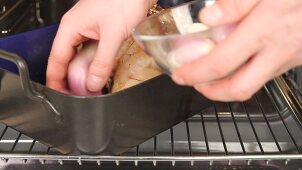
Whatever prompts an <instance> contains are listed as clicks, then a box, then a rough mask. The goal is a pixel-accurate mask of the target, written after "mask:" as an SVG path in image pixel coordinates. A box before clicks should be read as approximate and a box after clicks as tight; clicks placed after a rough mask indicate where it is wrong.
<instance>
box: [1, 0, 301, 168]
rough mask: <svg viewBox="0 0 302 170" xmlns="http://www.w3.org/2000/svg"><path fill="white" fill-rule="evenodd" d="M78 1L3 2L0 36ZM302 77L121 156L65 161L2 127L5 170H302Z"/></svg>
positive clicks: (223, 106) (217, 105)
mask: <svg viewBox="0 0 302 170" xmlns="http://www.w3.org/2000/svg"><path fill="white" fill-rule="evenodd" d="M74 2H75V1H73V0H70V1H64V2H63V1H60V0H51V1H46V0H45V1H43V0H32V1H27V0H15V1H13V0H3V1H1V2H0V29H1V34H0V37H4V36H8V35H13V34H17V33H20V32H24V31H28V30H32V29H35V28H38V27H43V26H45V25H49V24H52V23H56V22H58V21H59V20H60V18H61V16H62V15H63V13H64V12H65V11H66V10H67V9H69V8H70V6H71V5H72V4H73V3H74ZM175 2H176V1H175ZM175 2H174V1H171V3H170V5H175V4H173V3H175ZM178 2H180V1H178ZM160 3H163V2H161V1H160ZM163 5H166V6H169V4H163ZM50 11H57V12H56V13H53V12H50ZM0 76H1V75H0ZM301 76H302V72H301V68H300V67H298V68H295V69H293V70H291V71H289V72H288V73H286V74H285V75H283V76H280V77H278V78H276V79H274V80H272V81H271V82H269V83H267V84H266V85H265V86H264V87H263V88H262V89H261V90H260V91H259V92H258V93H257V94H255V95H254V96H253V97H252V98H251V99H250V100H248V101H245V102H232V103H221V102H214V101H213V102H212V106H211V107H209V108H207V109H206V110H202V111H201V112H200V113H199V114H197V115H195V116H193V117H192V118H189V119H188V120H186V121H184V122H182V123H180V124H178V125H176V126H174V127H172V128H170V129H169V130H167V131H165V132H163V133H161V134H159V135H157V136H154V137H153V138H152V139H150V140H148V141H146V142H144V143H143V144H140V145H138V146H136V147H134V148H133V149H131V150H129V151H127V152H126V153H123V154H121V155H116V156H97V155H80V156H74V155H62V154H60V153H59V152H57V151H56V150H54V149H53V148H49V147H46V146H45V145H43V144H41V143H39V142H38V141H35V140H33V139H31V138H29V137H28V136H26V135H24V134H21V133H20V132H18V131H15V130H14V129H12V128H10V127H7V126H5V125H2V124H1V125H0V158H1V160H0V168H1V169H86V168H88V169H142V168H144V169H172V168H173V169H200V168H202V169H205V170H207V169H212V170H215V169H234V170H235V169H236V170H241V169H242V170H243V169H263V170H277V169H299V168H300V165H301V164H302V161H301V160H300V159H302V154H301V150H302V118H301V113H302V105H301V103H302V93H301V91H300V89H301V88H302V77H301ZM46 135H47V134H46Z"/></svg>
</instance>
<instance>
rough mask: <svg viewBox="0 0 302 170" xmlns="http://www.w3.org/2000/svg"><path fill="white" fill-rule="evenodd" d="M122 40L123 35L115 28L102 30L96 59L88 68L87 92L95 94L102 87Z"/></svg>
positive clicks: (110, 70)
mask: <svg viewBox="0 0 302 170" xmlns="http://www.w3.org/2000/svg"><path fill="white" fill-rule="evenodd" d="M124 39H125V36H124V34H123V33H122V32H121V31H120V29H119V28H117V27H110V28H104V29H103V32H102V34H101V38H100V41H99V46H98V49H97V53H96V57H95V59H94V60H93V62H92V63H91V65H90V67H89V72H88V79H87V88H88V90H90V91H92V92H97V91H100V90H101V89H102V88H103V87H104V85H105V84H106V82H107V79H108V78H109V76H110V74H111V72H112V69H113V65H114V61H115V56H116V54H117V51H118V49H119V47H120V45H121V43H122V41H123V40H124Z"/></svg>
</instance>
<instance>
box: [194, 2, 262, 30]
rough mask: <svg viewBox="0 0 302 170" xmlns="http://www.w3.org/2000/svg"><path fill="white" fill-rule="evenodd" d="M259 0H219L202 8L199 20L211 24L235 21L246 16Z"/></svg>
mask: <svg viewBox="0 0 302 170" xmlns="http://www.w3.org/2000/svg"><path fill="white" fill-rule="evenodd" d="M260 1H261V0H219V1H217V2H216V3H215V4H213V5H211V6H208V7H206V8H204V9H202V10H201V11H200V13H199V17H200V20H201V21H202V22H204V23H205V24H208V25H211V26H217V25H223V24H230V23H235V22H238V21H240V20H242V19H243V18H244V17H246V16H247V15H248V14H249V13H250V12H251V11H252V10H253V9H254V8H255V7H256V5H257V4H258V3H259V2H260Z"/></svg>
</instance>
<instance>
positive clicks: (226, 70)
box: [172, 0, 302, 101]
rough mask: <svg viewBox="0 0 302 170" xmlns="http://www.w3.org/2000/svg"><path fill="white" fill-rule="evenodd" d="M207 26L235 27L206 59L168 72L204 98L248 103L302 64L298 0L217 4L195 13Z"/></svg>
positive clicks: (236, 0)
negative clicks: (234, 24)
mask: <svg viewBox="0 0 302 170" xmlns="http://www.w3.org/2000/svg"><path fill="white" fill-rule="evenodd" d="M200 19H201V21H203V22H204V23H206V24H208V25H210V26H219V25H224V24H231V23H237V24H238V25H237V27H236V28H235V30H233V32H232V33H231V34H230V35H229V36H228V37H227V38H226V39H225V40H224V41H223V42H221V43H219V44H218V45H217V46H216V47H215V48H214V49H213V50H212V51H211V52H210V53H209V54H208V55H205V56H203V57H199V58H198V59H196V60H194V61H191V62H190V63H189V64H185V65H184V66H182V67H181V68H179V69H177V70H175V71H174V72H173V75H172V78H173V80H174V81H175V82H177V83H179V84H182V85H191V86H194V88H195V89H197V90H198V91H199V92H200V93H202V94H204V95H205V96H207V97H208V98H210V99H213V100H220V101H238V100H239V101H242V100H247V99H249V98H250V97H251V96H252V95H253V94H254V93H255V92H257V91H258V90H259V89H260V88H261V87H262V86H263V85H264V84H265V83H266V82H267V81H269V80H271V79H272V78H274V77H276V76H279V75H280V74H282V73H284V72H286V71H287V70H289V69H291V68H293V67H295V66H298V65H301V64H302V1H301V0H219V1H217V3H216V4H215V5H213V6H210V7H207V8H205V9H204V10H202V11H201V12H200Z"/></svg>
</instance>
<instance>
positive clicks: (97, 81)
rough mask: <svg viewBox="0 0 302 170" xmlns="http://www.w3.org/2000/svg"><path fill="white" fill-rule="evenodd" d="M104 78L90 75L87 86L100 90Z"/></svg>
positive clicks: (93, 89)
mask: <svg viewBox="0 0 302 170" xmlns="http://www.w3.org/2000/svg"><path fill="white" fill-rule="evenodd" d="M102 81H103V79H102V78H101V77H99V76H95V75H90V76H89V77H88V82H87V88H88V90H89V91H93V92H94V91H99V90H100V89H99V88H100V86H101V84H102Z"/></svg>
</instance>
